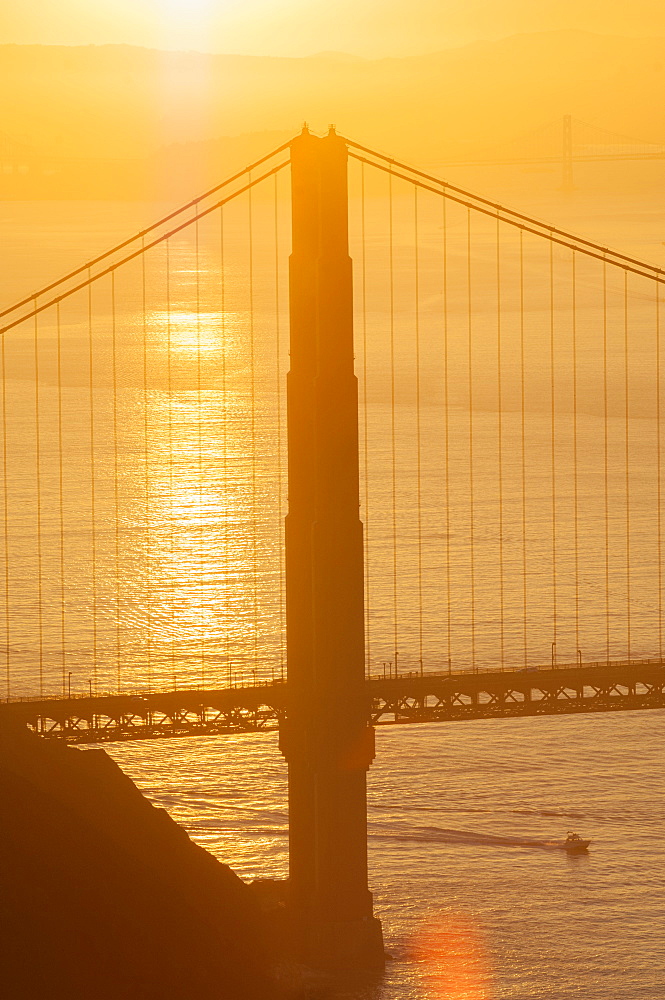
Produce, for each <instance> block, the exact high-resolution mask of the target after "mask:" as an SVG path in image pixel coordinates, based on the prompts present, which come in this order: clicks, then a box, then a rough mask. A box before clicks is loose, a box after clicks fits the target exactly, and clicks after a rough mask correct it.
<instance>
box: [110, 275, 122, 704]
mask: <svg viewBox="0 0 665 1000" xmlns="http://www.w3.org/2000/svg"><path fill="white" fill-rule="evenodd" d="M117 334H118V330H117V319H116V298H115V271H111V380H112V383H113V515H114V516H113V521H114V529H115V531H114V563H115V672H116V687H117V690H118V694H120V691H121V688H122V654H121V630H120V481H119V480H120V466H119V460H118V458H119V456H118V337H117Z"/></svg>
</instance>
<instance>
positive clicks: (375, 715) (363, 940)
mask: <svg viewBox="0 0 665 1000" xmlns="http://www.w3.org/2000/svg"><path fill="white" fill-rule="evenodd" d="M288 173H290V184H289V183H288V177H287V174H288ZM287 256H288V258H289V262H288V267H287V266H286V258H287ZM664 282H665V272H664V271H663V270H661V269H660V268H658V267H656V266H654V265H652V264H650V263H648V262H646V261H642V260H640V259H637V258H635V257H632V256H630V255H628V254H623V253H621V252H619V251H615V250H612V249H611V248H609V247H605V246H601V245H599V244H597V243H595V242H593V241H591V240H587V239H583V238H581V237H578V236H575V235H573V234H571V233H568V232H566V231H564V230H562V229H560V228H558V227H556V226H553V225H550V224H547V223H543V222H542V221H539V220H537V219H534V218H531V217H530V216H527V215H525V214H523V213H519V212H516V211H513V210H511V209H509V208H507V207H506V206H503V205H500V204H497V203H495V202H493V201H491V200H488V199H486V198H483V197H481V196H478V195H476V194H473V193H472V192H469V191H467V190H465V189H463V188H460V187H458V186H455V185H452V184H448V183H446V182H444V181H442V180H440V179H438V178H436V177H435V176H433V175H430V174H428V173H426V172H424V171H422V170H418V169H415V168H413V167H410V166H408V165H407V164H404V163H402V162H399V161H397V160H395V159H393V158H390V157H388V156H386V155H384V154H382V153H379V152H377V151H375V150H372V149H370V148H368V147H365V146H363V145H361V144H359V143H356V142H354V141H351V140H349V139H344V138H342V137H340V136H338V135H337V134H336V133H335V131H334V129H331V131H330V133H329V135H328V136H326V137H325V138H318V137H316V136H314V135H313V134H311V133H310V132H309V131H308V130H307V129H305V130H304V131H303V134H302V135H301V136H299V137H297V138H296V139H294V140H293V141H292V142H290V143H287V144H285V145H283V146H281V147H279V148H278V149H276V150H274V151H273V152H271V153H270V154H268V155H267V156H265V157H263V158H262V159H260V160H258V161H257V162H255V163H253V164H251V165H250V166H249V167H247V168H246V169H245V170H243V171H241V172H239V173H237V174H236V175H234V176H233V177H230V178H229V179H228V180H226V181H224V182H223V183H222V184H219V185H218V186H216V187H215V188H213V189H211V190H209V191H207V192H205V193H204V194H202V195H201V196H199V197H197V198H195V199H193V200H192V201H190V202H189V203H188V204H186V205H184V206H182V207H181V208H179V209H177V210H175V211H173V212H169V213H168V214H166V215H164V216H163V217H162V218H160V219H159V220H158V221H157V222H156V223H155V224H153V225H151V226H149V227H145V228H143V229H142V230H140V231H139V232H137V233H135V234H134V235H133V236H131V237H129V238H128V239H126V240H124V241H122V242H121V243H119V244H118V245H116V246H115V247H113V248H112V249H111V250H109V251H107V252H105V253H103V254H99V255H98V256H96V257H94V258H93V259H91V260H89V261H86V262H85V263H84V264H82V265H81V266H79V267H77V268H75V269H73V270H71V271H70V272H68V273H67V274H66V275H64V276H63V277H61V278H59V279H57V280H54V281H52V282H49V283H48V284H47V285H46V286H44V287H43V288H41V289H39V290H38V291H36V292H32V293H30V294H29V295H25V296H23V297H22V298H21V299H20V300H19V301H18V302H16V303H15V304H14V305H12V306H9V307H7V308H4V309H3V310H2V311H1V312H0V323H1V324H2V326H1V327H0V365H1V370H2V376H1V379H2V381H1V385H2V397H1V407H2V410H1V413H2V442H1V461H2V471H3V488H2V504H1V506H2V525H1V530H0V535H1V536H2V542H1V543H0V544H1V545H2V572H1V573H0V623H1V630H2V633H3V642H2V646H3V652H4V687H5V691H4V700H3V704H2V705H0V719H4V720H6V721H7V720H10V719H13V720H14V721H15V722H20V723H21V724H25V725H28V726H30V727H32V728H33V729H34V730H35V731H36V732H38V733H40V734H41V735H43V736H49V737H54V738H60V739H64V740H66V741H68V742H72V743H90V742H98V743H101V742H105V741H110V740H119V739H139V738H140V739H151V738H164V737H167V736H170V737H171V736H183V735H189V736H191V735H196V734H210V733H222V732H238V731H248V730H253V731H256V730H268V729H271V728H276V727H278V728H279V735H280V748H281V750H282V752H283V754H284V756H285V757H286V760H287V762H288V767H289V813H290V871H291V874H290V892H291V899H292V905H293V911H294V913H295V914H296V921H297V922H298V923H299V927H300V937H301V940H302V941H303V942H305V943H304V944H303V949H304V953H305V954H306V955H308V956H309V957H310V958H312V960H315V961H318V962H322V963H323V964H332V965H335V964H342V965H343V964H344V963H346V962H348V961H349V960H351V959H350V956H355V958H353V960H355V959H358V960H360V961H366V962H369V963H370V964H372V963H374V964H380V963H381V962H382V949H381V943H380V938H381V934H380V927H379V925H378V921H376V920H375V918H374V917H373V914H372V900H371V895H370V893H369V891H368V888H367V853H366V787H365V785H366V771H367V769H368V768H369V766H370V765H371V762H372V759H373V756H374V726H376V725H381V724H386V723H387V724H394V723H418V722H443V721H449V722H450V721H461V720H469V719H474V718H476V719H478V718H485V719H488V718H490V719H491V718H501V717H515V716H533V715H539V714H557V713H570V712H592V711H612V710H617V709H638V708H658V707H663V706H664V705H665V670H664V669H663V668H664V665H665V660H664V657H663V572H662V570H663V561H662V447H661V432H660V412H661V339H660V294H661V292H660V290H661V285H662V284H663V283H664ZM354 288H355V292H354Z"/></svg>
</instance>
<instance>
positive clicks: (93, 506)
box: [88, 269, 97, 694]
mask: <svg viewBox="0 0 665 1000" xmlns="http://www.w3.org/2000/svg"><path fill="white" fill-rule="evenodd" d="M88 279H90V269H88ZM88 375H89V398H90V522H91V524H90V528H91V530H90V549H91V574H92V687H93V690H94V692H95V694H96V693H97V532H96V520H97V497H96V489H95V387H94V375H95V369H94V345H93V335H92V282H90V283H89V284H88Z"/></svg>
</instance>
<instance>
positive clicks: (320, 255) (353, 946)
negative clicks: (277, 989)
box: [280, 128, 383, 966]
mask: <svg viewBox="0 0 665 1000" xmlns="http://www.w3.org/2000/svg"><path fill="white" fill-rule="evenodd" d="M347 158H348V154H347V147H346V144H345V143H344V142H343V140H342V139H340V138H339V137H338V136H337V135H336V134H335V132H334V129H332V128H331V130H330V133H329V135H328V136H327V137H325V138H318V137H316V136H314V135H311V134H310V133H309V132H308V131H307V130H306V129H305V130H303V134H302V135H301V136H300V137H299V138H298V139H296V140H295V141H294V143H293V145H292V147H291V177H292V182H291V183H292V219H293V222H292V234H293V235H292V240H293V252H292V255H291V260H290V314H291V352H290V353H291V368H290V371H289V374H288V384H287V422H288V495H289V512H288V515H287V518H286V536H285V537H286V633H287V672H288V683H289V710H288V715H287V718H286V719H285V720H284V721H283V722H282V724H281V731H280V747H281V749H282V752H283V753H284V756H285V758H286V760H287V761H288V768H289V843H290V883H291V885H290V892H291V904H292V906H293V911H294V918H295V920H296V923H297V925H298V928H299V933H298V939H299V940H300V942H301V946H302V949H303V954H304V957H306V958H310V959H313V960H314V962H315V963H316V964H317V965H321V964H323V965H332V966H348V965H349V964H370V965H382V964H383V944H382V936H381V926H380V923H379V921H378V920H377V919H376V918H374V917H373V915H372V896H371V893H370V892H369V889H368V884H367V791H366V771H367V770H368V768H369V766H370V764H371V762H372V760H373V757H374V731H373V729H372V728H371V727H369V726H368V703H367V696H366V688H365V623H364V565H363V527H362V524H361V521H360V517H359V460H358V382H357V378H356V375H355V373H354V360H353V359H354V354H353V288H352V273H351V259H350V257H349V252H348V208H347V205H348V190H347Z"/></svg>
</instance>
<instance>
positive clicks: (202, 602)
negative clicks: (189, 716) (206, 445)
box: [194, 218, 206, 690]
mask: <svg viewBox="0 0 665 1000" xmlns="http://www.w3.org/2000/svg"><path fill="white" fill-rule="evenodd" d="M200 263H201V262H200V241H199V220H198V218H197V219H196V221H195V222H194V270H195V272H196V285H195V287H196V406H197V410H198V414H197V445H198V466H199V614H200V616H201V621H200V626H199V628H200V635H201V689H202V690H203V689H205V686H206V656H205V626H206V588H205V576H204V566H205V554H204V548H203V546H204V538H205V535H204V530H203V395H202V387H201V272H200Z"/></svg>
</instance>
